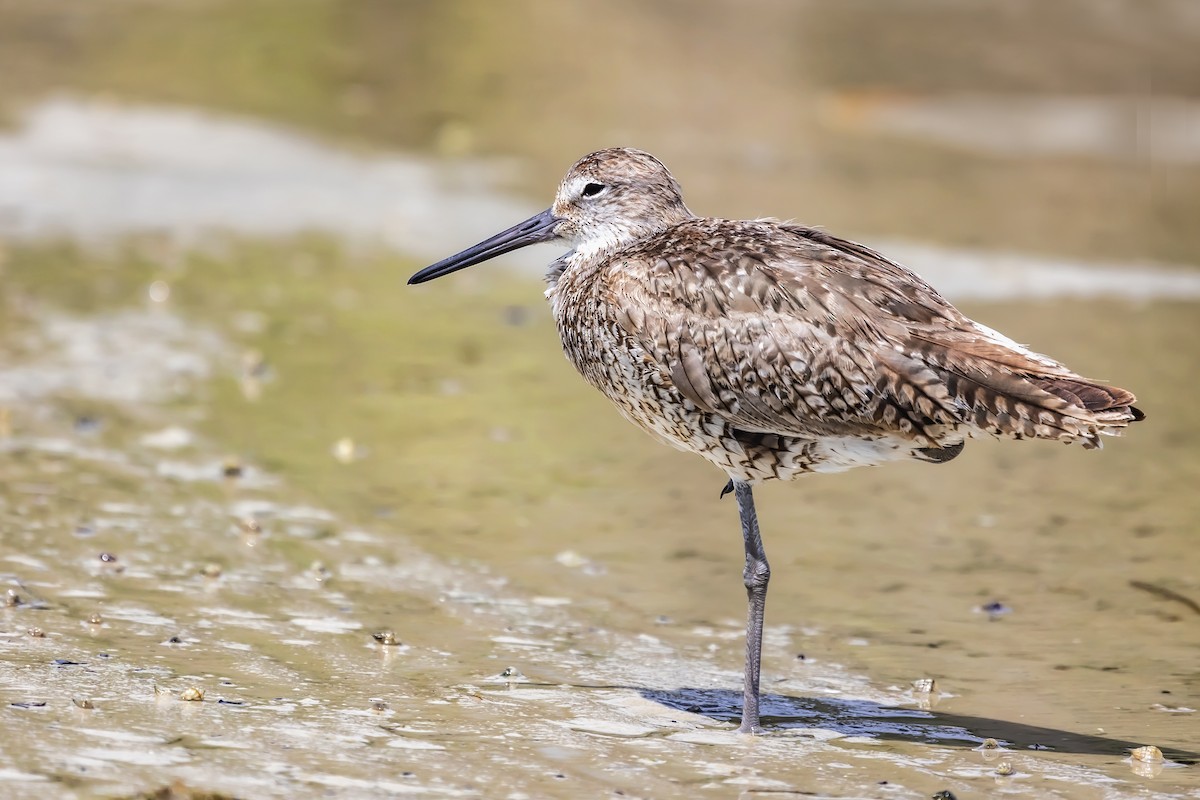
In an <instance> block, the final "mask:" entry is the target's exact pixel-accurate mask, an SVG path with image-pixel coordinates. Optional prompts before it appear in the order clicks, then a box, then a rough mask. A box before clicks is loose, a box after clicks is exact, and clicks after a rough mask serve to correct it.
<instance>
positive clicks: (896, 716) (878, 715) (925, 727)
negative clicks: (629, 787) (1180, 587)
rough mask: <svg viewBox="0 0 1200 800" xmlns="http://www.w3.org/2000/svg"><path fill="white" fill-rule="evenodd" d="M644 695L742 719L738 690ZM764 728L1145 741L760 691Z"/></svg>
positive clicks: (905, 736) (1102, 751)
mask: <svg viewBox="0 0 1200 800" xmlns="http://www.w3.org/2000/svg"><path fill="white" fill-rule="evenodd" d="M638 692H639V693H640V694H641V695H642V696H643V697H645V698H647V699H649V700H653V701H655V702H657V703H660V704H662V705H664V706H667V707H668V708H673V709H677V710H679V711H685V712H688V713H691V714H701V715H703V716H706V717H709V718H710V719H714V720H718V721H721V722H731V723H735V724H736V723H737V722H738V721H739V720H740V718H741V712H742V694H741V692H735V691H731V690H729V689H693V688H680V689H673V690H659V689H638ZM761 716H762V724H763V727H764V728H766V729H767V731H768V732H769V731H772V730H787V729H796V728H818V729H821V730H826V731H835V732H837V733H840V734H844V735H846V736H870V737H872V738H875V739H890V740H896V741H904V742H921V743H925V744H940V745H948V746H952V747H969V748H975V747H978V746H979V745H981V744H982V743H983V741H984V740H985V739H989V738H990V739H995V740H996V741H997V742H999V743H1000V744H1002V745H1004V746H1006V747H1009V748H1013V749H1016V748H1020V749H1027V750H1051V751H1056V752H1065V753H1079V754H1086V755H1105V756H1127V755H1129V751H1130V750H1132V749H1133V748H1135V747H1140V746H1142V745H1143V744H1146V743H1145V742H1131V741H1127V740H1124V739H1111V738H1108V737H1105V736H1093V735H1089V734H1085V733H1077V732H1075V731H1066V730H1060V729H1058V728H1044V727H1041V726H1038V725H1027V724H1025V723H1023V722H1013V721H1011V720H1003V719H991V718H989V717H975V716H969V715H965V714H949V713H945V712H941V711H937V710H924V709H920V708H913V707H910V706H891V705H882V704H880V703H876V702H873V701H871V700H860V699H845V698H829V697H820V698H816V697H789V696H786V695H778V694H764V695H763V696H762V700H761ZM1162 751H1163V755H1164V756H1165V757H1166V758H1168V759H1170V760H1171V761H1174V762H1176V763H1178V764H1188V765H1191V764H1196V763H1198V762H1200V753H1194V752H1189V751H1185V750H1178V749H1174V748H1168V747H1164V748H1162Z"/></svg>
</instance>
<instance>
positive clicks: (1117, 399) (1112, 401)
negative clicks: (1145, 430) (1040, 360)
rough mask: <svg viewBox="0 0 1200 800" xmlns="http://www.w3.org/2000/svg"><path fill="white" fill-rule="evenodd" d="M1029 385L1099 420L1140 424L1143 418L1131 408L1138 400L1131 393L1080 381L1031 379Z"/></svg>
mask: <svg viewBox="0 0 1200 800" xmlns="http://www.w3.org/2000/svg"><path fill="white" fill-rule="evenodd" d="M1028 380H1029V382H1030V383H1032V384H1033V385H1034V386H1037V387H1038V388H1039V389H1042V390H1043V391H1046V392H1049V393H1050V394H1052V395H1054V396H1055V397H1060V398H1062V399H1063V400H1066V401H1067V402H1068V403H1070V404H1071V405H1073V406H1077V407H1079V408H1083V409H1086V410H1087V411H1091V412H1093V413H1095V415H1096V418H1097V419H1098V420H1106V419H1112V420H1113V421H1114V423H1119V421H1122V420H1123V421H1124V422H1126V423H1129V422H1140V421H1141V420H1143V419H1145V418H1146V415H1145V414H1143V413H1142V411H1141V409H1139V408H1137V407H1136V406H1134V405H1133V404H1134V403H1135V402H1136V401H1137V398H1136V397H1134V396H1133V392H1130V391H1126V390H1125V389H1119V388H1117V387H1115V386H1105V385H1104V384H1102V383H1092V382H1091V381H1087V380H1084V379H1082V378H1046V377H1041V376H1031V377H1030V378H1029V379H1028Z"/></svg>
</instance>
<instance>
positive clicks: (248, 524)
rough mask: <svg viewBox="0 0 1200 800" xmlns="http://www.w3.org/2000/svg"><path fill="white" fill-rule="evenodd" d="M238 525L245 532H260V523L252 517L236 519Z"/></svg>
mask: <svg viewBox="0 0 1200 800" xmlns="http://www.w3.org/2000/svg"><path fill="white" fill-rule="evenodd" d="M238 527H240V528H241V529H242V530H243V531H244V532H246V533H262V525H260V524H259V522H258V520H256V519H255V518H254V517H242V518H241V519H239V520H238Z"/></svg>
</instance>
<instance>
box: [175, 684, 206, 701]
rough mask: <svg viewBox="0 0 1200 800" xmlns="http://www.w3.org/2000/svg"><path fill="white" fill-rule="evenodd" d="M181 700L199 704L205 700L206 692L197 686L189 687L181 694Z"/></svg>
mask: <svg viewBox="0 0 1200 800" xmlns="http://www.w3.org/2000/svg"><path fill="white" fill-rule="evenodd" d="M179 699H180V700H187V701H189V702H198V701H200V700H203V699H204V690H203V689H201V688H199V687H196V686H189V687H188V688H187V689H184V690H183V691H182V692H180V693H179Z"/></svg>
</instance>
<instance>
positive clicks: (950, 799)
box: [931, 789, 958, 800]
mask: <svg viewBox="0 0 1200 800" xmlns="http://www.w3.org/2000/svg"><path fill="white" fill-rule="evenodd" d="M931 800H958V798H957V797H955V796H954V792H952V791H950V790H949V789H942V790H941V791H940V792H934V793H933V797H932V798H931Z"/></svg>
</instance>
